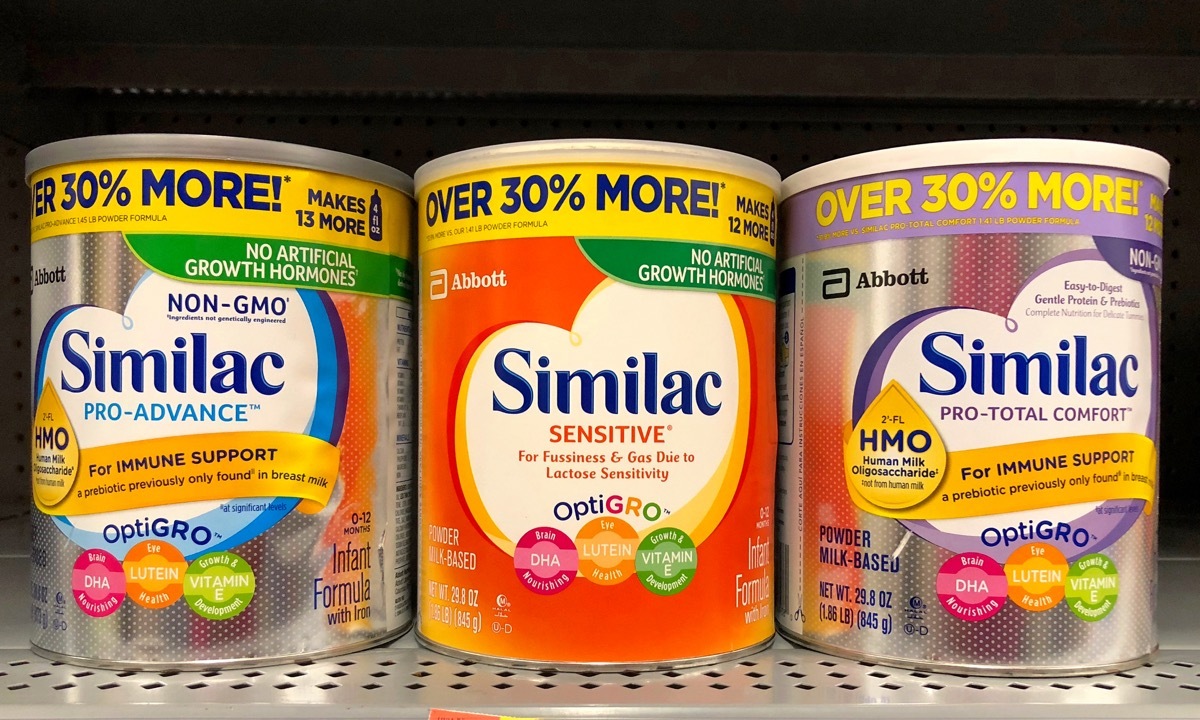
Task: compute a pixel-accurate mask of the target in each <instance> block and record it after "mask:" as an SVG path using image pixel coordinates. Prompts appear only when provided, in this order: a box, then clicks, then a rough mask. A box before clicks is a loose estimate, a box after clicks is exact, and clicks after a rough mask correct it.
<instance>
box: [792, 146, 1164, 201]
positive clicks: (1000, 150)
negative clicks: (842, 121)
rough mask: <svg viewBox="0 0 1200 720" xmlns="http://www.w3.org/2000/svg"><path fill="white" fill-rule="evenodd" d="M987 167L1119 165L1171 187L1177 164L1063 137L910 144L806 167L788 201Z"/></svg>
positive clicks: (1143, 153)
mask: <svg viewBox="0 0 1200 720" xmlns="http://www.w3.org/2000/svg"><path fill="white" fill-rule="evenodd" d="M983 163H1062V164H1065V165H1091V166H1094V167H1115V168H1120V169H1122V170H1132V171H1134V172H1140V173H1144V174H1146V175H1152V176H1154V177H1155V178H1157V179H1158V180H1159V181H1161V182H1162V184H1163V185H1164V186H1165V185H1166V184H1167V182H1168V180H1169V178H1170V170H1171V164H1170V163H1169V162H1168V161H1167V159H1166V158H1164V157H1163V156H1162V155H1159V154H1158V153H1156V152H1153V151H1150V150H1146V149H1143V148H1140V147H1134V146H1131V145H1118V144H1116V143H1106V142H1097V141H1094V140H1064V139H1059V138H1009V139H1005V138H993V139H987V140H956V141H952V142H941V143H925V144H922V145H905V146H902V147H894V148H887V149H885V150H874V151H872V152H867V153H861V154H858V155H849V156H847V157H843V158H838V159H836V160H830V161H829V162H824V163H821V164H820V165H814V166H812V167H810V168H805V169H804V170H801V171H799V172H797V173H793V174H792V175H789V176H788V177H787V179H785V180H784V181H783V198H784V199H787V198H789V197H791V196H793V195H796V194H797V193H801V192H804V191H805V190H811V189H812V188H815V187H820V186H822V185H827V184H829V183H833V182H840V181H843V180H851V179H854V178H860V177H868V176H871V175H878V174H880V173H894V172H903V171H905V170H920V169H924V168H933V167H944V166H949V165H980V164H983Z"/></svg>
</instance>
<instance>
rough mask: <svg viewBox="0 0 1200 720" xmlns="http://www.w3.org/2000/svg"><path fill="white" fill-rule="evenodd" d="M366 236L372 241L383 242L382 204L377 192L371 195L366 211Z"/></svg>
mask: <svg viewBox="0 0 1200 720" xmlns="http://www.w3.org/2000/svg"><path fill="white" fill-rule="evenodd" d="M367 234H368V235H369V236H370V238H371V239H372V240H375V241H380V240H383V203H382V202H381V201H380V199H379V191H378V190H376V191H375V192H373V193H371V205H370V207H369V208H368V209H367Z"/></svg>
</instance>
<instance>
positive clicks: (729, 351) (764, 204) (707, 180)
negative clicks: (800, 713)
mask: <svg viewBox="0 0 1200 720" xmlns="http://www.w3.org/2000/svg"><path fill="white" fill-rule="evenodd" d="M778 177H779V176H778V174H777V173H776V172H775V171H774V170H773V169H771V168H770V167H768V166H766V165H764V164H762V163H759V162H757V161H754V160H751V159H749V158H746V157H742V156H740V155H734V154H732V153H727V152H720V151H717V150H710V149H706V148H698V147H691V146H686V145H674V144H666V143H656V142H638V141H628V140H556V141H546V142H532V143H520V144H513V145H501V146H497V147H490V148H483V149H480V150H473V151H467V152H462V153H457V154H454V155H449V156H447V157H444V158H441V159H438V160H434V161H433V162H431V163H429V164H427V165H425V166H424V167H422V168H421V169H419V170H418V171H417V182H418V185H419V190H418V213H419V215H418V233H419V235H418V240H419V243H418V244H419V249H420V258H421V273H420V295H421V300H420V306H421V312H420V322H421V368H422V372H421V400H420V406H421V419H422V422H421V440H420V443H421V459H420V502H419V508H420V511H419V522H418V525H419V528H418V532H419V536H418V537H419V540H418V555H419V558H420V560H419V582H418V596H419V603H418V617H419V618H420V619H419V622H418V626H419V634H418V637H419V638H420V639H421V641H422V642H424V643H425V644H426V645H428V646H429V647H432V648H435V649H438V650H441V651H444V652H447V653H450V654H453V655H456V656H459V657H464V658H470V659H476V660H485V661H489V662H498V663H503V664H509V665H514V666H522V667H542V668H559V669H565V668H577V669H601V670H603V669H630V668H659V667H680V666H686V665H694V664H700V663H705V662H713V661H716V660H721V659H727V658H730V657H736V656H740V655H743V654H746V653H750V652H753V651H755V650H757V649H759V648H761V647H763V646H764V645H765V644H766V643H768V642H769V641H770V639H771V637H772V635H773V633H774V619H773V618H774V610H773V597H772V595H773V589H774V588H773V570H772V567H773V563H772V557H771V556H772V541H771V537H772V532H773V529H774V528H773V522H774V519H773V500H774V494H773V487H774V468H775V464H774V463H775V444H776V421H775V411H776V406H775V392H774V383H773V377H772V373H773V370H774V366H775V358H774V347H775V346H774V322H775V269H774V266H775V225H776V223H775V217H776V215H775V201H776V197H777V192H778Z"/></svg>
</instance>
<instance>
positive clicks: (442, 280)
mask: <svg viewBox="0 0 1200 720" xmlns="http://www.w3.org/2000/svg"><path fill="white" fill-rule="evenodd" d="M447 292H449V285H448V284H447V283H446V271H445V270H430V271H429V299H430V300H441V299H442V298H444V297H446V293H447Z"/></svg>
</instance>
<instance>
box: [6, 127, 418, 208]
mask: <svg viewBox="0 0 1200 720" xmlns="http://www.w3.org/2000/svg"><path fill="white" fill-rule="evenodd" d="M135 158H189V159H195V160H229V161H241V162H256V163H270V164H276V165H284V166H290V167H297V168H305V169H309V170H321V171H324V172H330V173H334V174H337V175H345V176H348V177H353V178H358V179H360V180H367V181H369V182H376V183H380V184H382V185H387V186H388V187H391V188H394V189H396V190H399V191H400V192H402V193H404V194H406V195H408V196H410V197H415V193H414V185H413V180H412V178H411V177H409V176H408V175H406V174H404V173H402V172H400V171H399V170H397V169H395V168H393V167H390V166H388V165H384V164H383V163H380V162H376V161H374V160H368V159H367V158H361V157H357V156H355V155H349V154H347V153H343V152H338V151H336V150H326V149H324V148H315V147H309V146H307V145H297V144H294V143H286V142H279V141H277V140H258V139H254V138H243V137H233V136H230V135H191V134H173V133H129V134H119V135H91V136H88V137H80V138H72V139H70V140H59V141H58V142H52V143H49V144H46V145H42V146H40V147H36V148H34V149H33V150H30V151H29V154H28V155H26V156H25V182H26V183H28V182H29V179H30V178H31V177H32V176H33V175H34V173H37V172H40V171H42V170H45V169H46V168H49V167H53V166H55V165H62V164H65V163H72V162H86V161H89V160H124V159H135Z"/></svg>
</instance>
